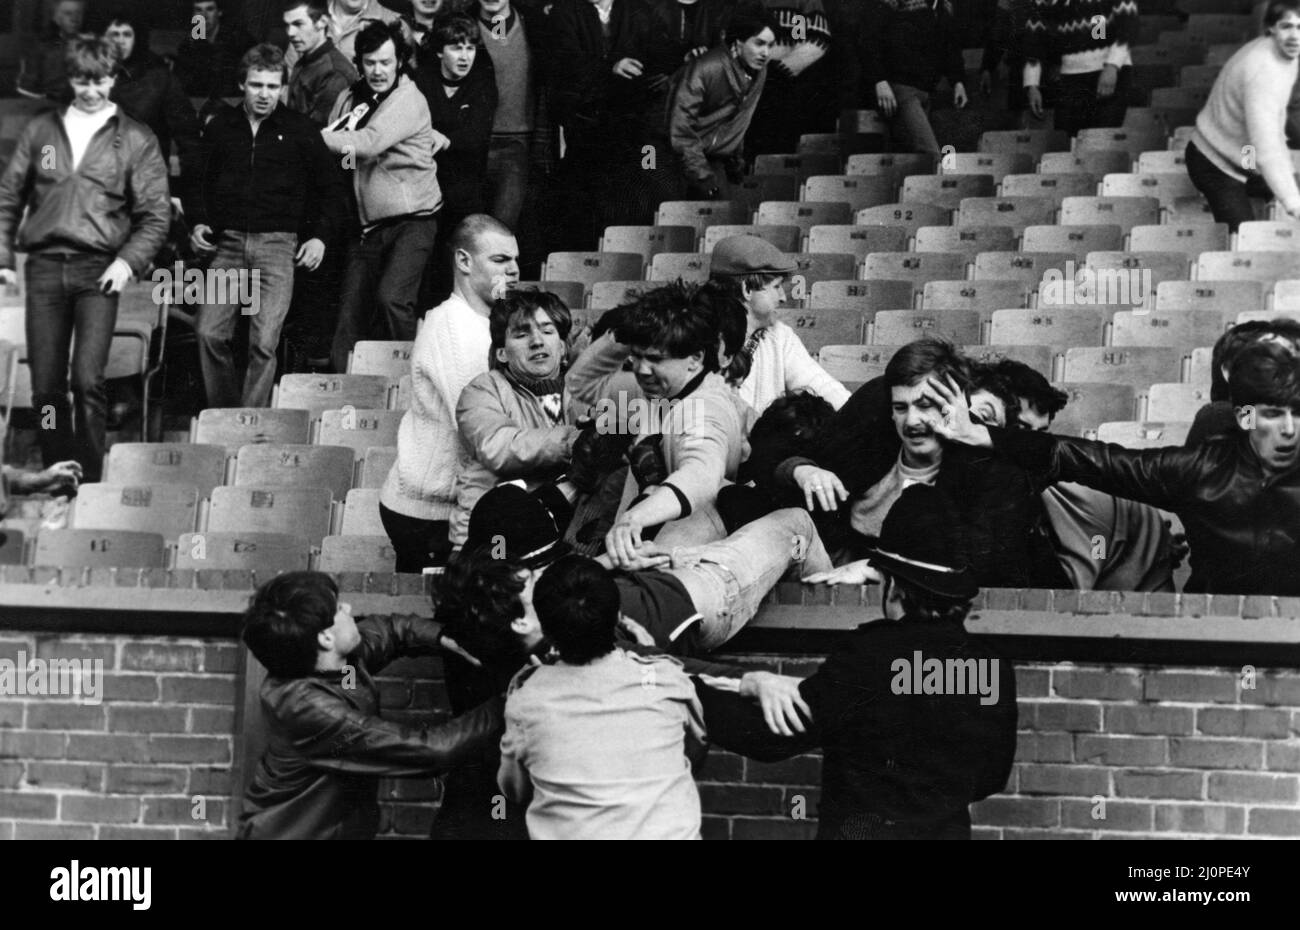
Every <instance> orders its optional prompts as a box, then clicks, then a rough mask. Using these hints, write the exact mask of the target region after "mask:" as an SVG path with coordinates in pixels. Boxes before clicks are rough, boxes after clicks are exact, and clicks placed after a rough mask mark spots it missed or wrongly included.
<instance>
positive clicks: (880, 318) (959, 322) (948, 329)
mask: <svg viewBox="0 0 1300 930" xmlns="http://www.w3.org/2000/svg"><path fill="white" fill-rule="evenodd" d="M929 336H938V337H940V338H942V339H947V340H948V341H949V342H955V343H958V344H960V343H963V342H970V343H977V342H979V341H980V339H981V333H980V315H979V311H977V310H880V311H878V312H877V313H876V315H875V321H874V322H873V323H872V326H871V340H870V342H871V344H872V345H906V344H907V343H909V342H914V341H915V340H917V339H924V338H926V337H929Z"/></svg>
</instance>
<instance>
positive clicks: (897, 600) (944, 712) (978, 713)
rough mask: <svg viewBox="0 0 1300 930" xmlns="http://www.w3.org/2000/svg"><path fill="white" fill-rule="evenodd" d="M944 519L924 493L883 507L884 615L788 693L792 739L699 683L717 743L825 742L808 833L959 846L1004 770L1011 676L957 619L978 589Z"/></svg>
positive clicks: (774, 748) (743, 750) (744, 750)
mask: <svg viewBox="0 0 1300 930" xmlns="http://www.w3.org/2000/svg"><path fill="white" fill-rule="evenodd" d="M954 519H955V517H954V515H953V513H952V506H951V504H950V503H949V502H948V500H947V499H946V497H945V496H944V494H943V492H942V491H940V490H938V489H937V488H933V487H930V486H928V485H913V486H911V487H909V488H908V489H907V490H905V491H904V492H903V494H902V496H901V497H899V499H898V502H897V503H895V504H894V506H893V508H892V509H891V510H890V512H889V515H888V516H887V517H886V518H885V524H884V528H883V530H882V531H881V534H880V539H879V543H878V545H877V547H876V548H875V549H874V550H873V552H872V553H871V565H872V569H873V573H874V574H875V576H877V577H878V578H879V579H880V580H881V581H882V582H883V584H884V596H883V601H884V612H885V616H884V617H883V618H882V619H879V620H874V621H870V622H868V623H864V624H862V625H861V626H859V627H858V628H857V630H856V631H855V632H854V633H852V634H851V635H850V636H849V638H848V640H847V641H846V642H845V643H844V645H843V646H841V647H840V648H839V649H838V650H837V651H835V652H834V653H833V654H832V655H831V656H830V658H828V659H827V660H826V662H825V663H824V664H823V665H822V667H821V668H820V669H818V670H817V672H816V673H815V674H814V675H812V677H810V678H808V679H806V680H805V681H804V682H803V683H802V684H801V685H800V686H799V691H800V694H801V696H802V699H803V701H804V702H805V703H806V705H807V708H808V709H809V711H810V714H811V717H812V720H811V723H810V725H809V726H808V727H807V728H806V729H805V731H804V732H803V733H795V734H793V735H790V736H778V735H775V734H774V733H773V732H772V731H771V729H769V728H768V727H767V726H766V724H765V723H764V721H763V716H762V714H761V712H759V710H758V708H757V707H755V706H754V705H752V704H751V703H750V702H747V701H744V700H742V699H740V698H739V696H738V695H736V694H734V693H724V692H722V691H717V690H714V689H713V688H712V687H709V686H708V685H705V684H703V683H701V684H699V685H698V686H697V691H698V692H699V695H700V700H701V703H702V704H703V706H704V722H705V727H706V728H707V730H708V733H709V738H710V739H711V740H712V741H713V742H714V743H716V744H717V745H719V746H722V747H723V748H725V749H730V750H731V751H733V752H738V753H740V754H742V755H746V756H750V757H751V758H754V759H758V760H760V761H764V762H775V761H778V760H780V759H788V758H790V757H791V756H795V755H798V754H799V753H802V752H807V751H808V750H809V749H812V748H813V747H815V746H820V747H822V749H823V751H824V759H823V763H822V799H821V808H820V810H819V811H818V820H819V823H818V830H817V838H818V839H827V840H829V839H844V840H848V839H880V840H884V839H891V840H893V839H898V840H904V839H932V840H939V839H970V826H971V824H970V811H969V809H968V805H970V804H971V803H972V802H974V801H978V800H981V799H982V798H986V797H988V796H989V795H991V794H996V793H997V792H999V791H1001V790H1002V788H1003V787H1004V786H1005V785H1006V782H1007V777H1008V776H1009V775H1010V774H1011V764H1012V761H1013V760H1014V758H1015V753H1016V720H1017V709H1016V679H1015V671H1014V669H1013V668H1012V666H1011V664H1010V663H1009V662H1006V661H1004V660H1002V659H1000V658H999V657H998V656H997V654H996V653H995V652H993V651H992V650H991V649H990V648H989V647H988V646H987V645H985V644H984V643H983V642H981V641H980V640H979V639H978V638H977V637H974V636H972V635H971V634H970V633H968V632H967V631H966V629H965V626H964V625H963V624H964V622H965V619H966V615H967V613H969V611H970V605H971V600H972V599H973V598H974V597H975V595H976V594H978V593H979V588H978V587H977V586H976V584H975V581H974V579H973V577H972V575H971V572H970V570H969V569H968V568H966V566H965V564H964V562H965V557H964V555H963V554H961V553H959V552H957V551H955V547H954V546H953V544H952V542H951V537H950V535H949V533H948V527H949V526H950V525H951V524H952V522H953V520H954ZM805 580H806V581H809V582H814V581H816V580H817V578H816V576H813V577H810V578H807V579H805Z"/></svg>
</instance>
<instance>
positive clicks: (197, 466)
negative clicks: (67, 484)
mask: <svg viewBox="0 0 1300 930" xmlns="http://www.w3.org/2000/svg"><path fill="white" fill-rule="evenodd" d="M228 456H229V453H228V452H227V450H226V447H225V446H223V445H216V444H211V445H206V444H198V443H188V442H119V443H114V444H113V446H112V448H110V449H109V450H108V456H107V457H106V458H105V459H104V482H105V483H106V484H132V485H142V486H153V485H160V484H184V485H190V486H192V487H195V488H197V489H198V493H199V496H200V497H207V496H208V494H209V493H211V491H212V489H213V488H215V487H216V486H217V485H219V484H224V483H225V480H226V459H227V457H228Z"/></svg>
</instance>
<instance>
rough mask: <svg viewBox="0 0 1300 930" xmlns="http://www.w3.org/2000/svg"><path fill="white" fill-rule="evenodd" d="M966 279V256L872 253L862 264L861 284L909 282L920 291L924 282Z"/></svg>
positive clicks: (927, 253) (924, 253) (930, 253)
mask: <svg viewBox="0 0 1300 930" xmlns="http://www.w3.org/2000/svg"><path fill="white" fill-rule="evenodd" d="M965 275H966V256H964V255H954V254H950V253H940V252H872V253H871V254H870V255H868V256H867V257H866V259H865V260H864V261H863V263H862V278H863V280H864V281H870V280H873V279H875V280H885V281H911V282H913V285H914V287H916V288H917V289H919V288H920V287H921V286H923V285H924V284H925V282H926V281H931V280H952V279H954V278H962V277H965Z"/></svg>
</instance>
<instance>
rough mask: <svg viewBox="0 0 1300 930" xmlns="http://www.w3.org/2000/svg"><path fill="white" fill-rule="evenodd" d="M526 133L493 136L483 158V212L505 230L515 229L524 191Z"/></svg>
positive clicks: (521, 208) (525, 180) (526, 157)
mask: <svg viewBox="0 0 1300 930" xmlns="http://www.w3.org/2000/svg"><path fill="white" fill-rule="evenodd" d="M528 141H529V137H528V135H527V134H526V133H500V134H497V133H493V134H492V141H491V142H490V143H489V145H488V157H487V175H486V182H487V183H486V186H487V210H488V213H490V214H492V216H494V217H496V218H497V219H498V220H500V221H501V222H502V223H504V224H505V225H506V226H507V227H508V228H509V229H511V230H515V229H517V228H518V226H519V214H520V212H521V211H522V210H523V208H524V192H525V191H526V190H527V189H528Z"/></svg>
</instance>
